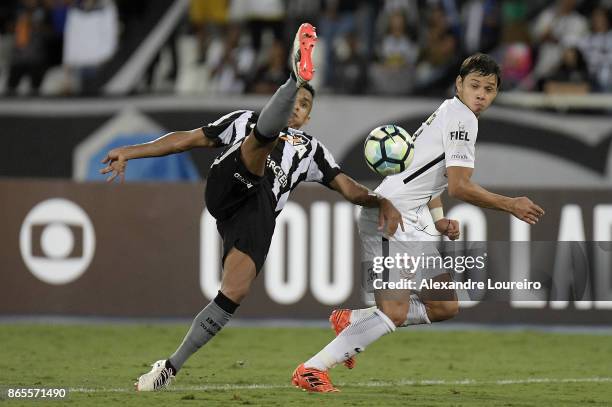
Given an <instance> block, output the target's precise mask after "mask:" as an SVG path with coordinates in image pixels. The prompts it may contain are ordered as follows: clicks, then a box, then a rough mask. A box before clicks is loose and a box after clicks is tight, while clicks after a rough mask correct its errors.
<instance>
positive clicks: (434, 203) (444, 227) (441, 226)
mask: <svg viewBox="0 0 612 407" xmlns="http://www.w3.org/2000/svg"><path fill="white" fill-rule="evenodd" d="M427 207H428V208H429V213H430V214H431V218H432V219H433V221H434V225H435V226H436V230H437V231H438V232H440V234H441V235H442V236H447V237H448V238H449V239H450V240H457V239H459V235H460V229H459V221H457V220H455V219H448V218H446V217H444V208H443V206H442V198H440V196H437V197H435V198H432V199H431V200H430V201H429V202H428V203H427Z"/></svg>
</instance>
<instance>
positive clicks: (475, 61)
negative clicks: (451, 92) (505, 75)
mask: <svg viewBox="0 0 612 407" xmlns="http://www.w3.org/2000/svg"><path fill="white" fill-rule="evenodd" d="M472 72H476V73H479V74H480V75H483V76H489V75H495V77H496V78H497V89H499V88H500V86H501V72H500V69H499V65H498V64H497V62H495V60H494V59H493V58H491V57H490V56H488V55H487V54H481V53H480V52H479V53H477V54H474V55H471V56H469V57H467V58H466V59H465V60H464V61H463V63H462V64H461V68H459V76H461V79H465V77H466V76H468V75H469V74H471V73H472Z"/></svg>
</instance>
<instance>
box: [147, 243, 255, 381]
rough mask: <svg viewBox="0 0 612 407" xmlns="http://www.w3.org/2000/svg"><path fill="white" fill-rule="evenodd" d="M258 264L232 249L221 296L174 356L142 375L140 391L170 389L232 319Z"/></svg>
mask: <svg viewBox="0 0 612 407" xmlns="http://www.w3.org/2000/svg"><path fill="white" fill-rule="evenodd" d="M255 270H256V269H255V263H254V262H253V260H252V259H251V257H250V256H248V255H247V254H245V253H243V252H241V251H239V250H237V249H235V248H234V249H232V250H231V251H230V252H229V254H228V255H227V257H226V258H225V261H224V263H223V279H222V282H221V289H220V290H219V292H218V293H217V296H216V297H215V298H214V299H213V300H212V301H211V302H210V303H209V304H208V305H207V306H206V307H204V309H203V310H202V311H200V313H199V314H198V315H197V316H196V317H195V319H194V320H193V322H192V324H191V327H190V329H189V331H188V332H187V335H185V338H184V339H183V342H182V343H181V345H180V346H179V347H178V349H177V350H176V351H175V352H174V354H173V355H172V356H170V358H168V359H167V360H160V361H157V362H155V363H154V364H153V369H152V370H151V371H150V372H149V373H146V374H144V375H142V376H140V377H139V378H138V381H137V382H136V383H135V385H136V390H138V391H156V390H162V389H164V388H166V387H167V386H168V385H169V384H170V383H171V381H172V380H173V379H174V376H175V375H176V373H177V372H178V371H179V370H180V369H181V368H182V367H183V364H184V363H185V362H186V361H187V359H188V358H189V357H190V356H191V355H193V354H194V353H196V352H197V351H198V350H199V349H200V348H201V347H202V346H204V345H205V344H206V343H208V342H209V341H210V340H211V339H212V338H213V337H214V336H215V335H216V334H217V333H218V332H219V331H220V330H221V329H222V328H223V327H224V326H225V324H227V323H228V322H229V320H230V319H231V318H232V316H233V315H234V313H235V312H236V309H237V308H238V306H239V303H240V302H241V301H242V299H243V298H244V297H245V296H246V294H247V293H248V291H249V289H250V286H251V283H252V282H253V280H254V279H255V276H256V272H255Z"/></svg>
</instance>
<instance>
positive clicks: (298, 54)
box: [292, 23, 317, 84]
mask: <svg viewBox="0 0 612 407" xmlns="http://www.w3.org/2000/svg"><path fill="white" fill-rule="evenodd" d="M316 43H317V32H316V29H315V28H314V27H313V26H312V25H311V24H308V23H304V24H302V25H301V26H300V28H299V29H298V32H297V34H296V35H295V40H294V41H293V64H292V68H293V73H294V74H295V77H296V79H297V81H298V83H299V84H302V83H304V82H308V81H310V80H311V79H312V77H313V76H314V71H315V70H314V65H313V63H312V51H313V50H314V47H315V44H316Z"/></svg>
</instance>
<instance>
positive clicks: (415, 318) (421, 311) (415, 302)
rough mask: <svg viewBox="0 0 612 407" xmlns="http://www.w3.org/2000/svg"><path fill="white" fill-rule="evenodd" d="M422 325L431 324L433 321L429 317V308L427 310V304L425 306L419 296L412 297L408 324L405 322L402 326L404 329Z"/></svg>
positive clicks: (407, 319) (407, 318)
mask: <svg viewBox="0 0 612 407" xmlns="http://www.w3.org/2000/svg"><path fill="white" fill-rule="evenodd" d="M420 324H431V321H430V320H429V317H428V316H427V308H425V304H423V301H421V299H420V298H419V297H418V296H416V295H411V296H410V307H409V308H408V316H407V317H406V322H404V323H403V324H402V325H401V326H403V327H404V326H408V325H420Z"/></svg>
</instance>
